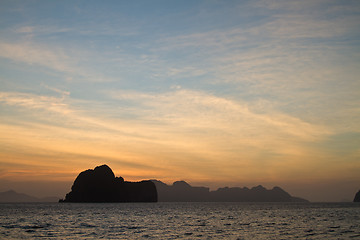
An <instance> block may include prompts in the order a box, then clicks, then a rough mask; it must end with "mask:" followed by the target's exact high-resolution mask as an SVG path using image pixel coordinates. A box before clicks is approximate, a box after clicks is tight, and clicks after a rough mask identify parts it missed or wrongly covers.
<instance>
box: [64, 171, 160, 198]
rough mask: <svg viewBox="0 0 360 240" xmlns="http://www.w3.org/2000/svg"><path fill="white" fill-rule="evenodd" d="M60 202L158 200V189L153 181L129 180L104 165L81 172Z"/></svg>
mask: <svg viewBox="0 0 360 240" xmlns="http://www.w3.org/2000/svg"><path fill="white" fill-rule="evenodd" d="M59 202H157V191H156V187H155V184H154V183H153V182H151V181H141V182H127V181H124V179H123V178H122V177H115V175H114V173H113V171H112V170H111V168H110V167H108V166H107V165H102V166H98V167H96V168H95V169H93V170H92V169H89V170H86V171H83V172H81V173H80V174H79V175H78V176H77V178H76V179H75V181H74V184H73V186H72V187H71V192H69V193H68V194H66V196H65V199H60V200H59Z"/></svg>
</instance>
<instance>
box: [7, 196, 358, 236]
mask: <svg viewBox="0 0 360 240" xmlns="http://www.w3.org/2000/svg"><path fill="white" fill-rule="evenodd" d="M41 238H42V239H296V238H298V239H360V204H357V203H97V204H95V203H88V204H85V203H9V204H5V203H3V204H0V239H41Z"/></svg>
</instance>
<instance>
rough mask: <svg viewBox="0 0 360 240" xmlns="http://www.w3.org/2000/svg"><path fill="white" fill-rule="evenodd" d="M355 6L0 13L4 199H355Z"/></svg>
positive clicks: (58, 5) (75, 4) (359, 66)
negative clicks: (85, 180)
mask: <svg viewBox="0 0 360 240" xmlns="http://www.w3.org/2000/svg"><path fill="white" fill-rule="evenodd" d="M359 23H360V1H350V0H349V1H341V0H339V1H322V0H319V1H312V0H309V1H268V0H264V1H216V0H204V1H193V0H191V1H184V0H181V1H169V0H166V1H165V0H164V1H156V0H155V1H147V0H146V1H88V0H86V1H13V0H0V191H5V190H9V189H14V190H16V191H19V192H25V193H28V194H33V195H37V196H48V195H55V196H59V197H63V196H64V194H65V193H66V192H69V191H70V187H71V184H72V182H73V180H74V179H75V178H76V176H77V175H78V173H79V172H80V171H83V170H86V169H89V168H94V167H95V166H98V165H100V164H104V163H106V164H108V165H109V166H110V167H111V168H112V169H113V171H114V173H115V174H116V175H117V176H119V175H121V176H123V177H124V178H125V180H131V181H137V180H142V179H159V180H162V181H163V182H166V183H172V182H173V181H176V180H185V181H187V182H189V183H190V184H192V185H198V186H199V185H202V186H209V187H211V189H216V188H217V187H223V186H240V187H244V186H247V187H253V186H256V185H259V184H262V185H263V186H265V187H268V188H272V187H274V186H280V187H282V188H284V189H285V190H286V191H288V192H289V193H290V194H292V195H295V196H299V197H304V198H307V199H309V200H311V201H341V200H345V199H348V200H352V199H353V197H354V195H355V193H356V192H357V191H358V190H359V189H360V24H359Z"/></svg>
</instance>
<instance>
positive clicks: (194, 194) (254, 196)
mask: <svg viewBox="0 0 360 240" xmlns="http://www.w3.org/2000/svg"><path fill="white" fill-rule="evenodd" d="M152 181H153V182H154V183H155V185H156V189H157V192H158V201H159V202H308V201H307V200H305V199H302V198H298V197H293V196H291V195H290V194H289V193H287V192H285V191H284V190H283V189H281V188H280V187H274V188H273V189H271V190H268V189H266V188H264V187H263V186H261V185H259V186H257V187H253V188H251V189H249V188H247V187H244V188H240V187H231V188H229V187H224V188H219V189H217V190H215V191H210V189H209V188H207V187H192V186H191V185H190V184H188V183H187V182H185V181H176V182H174V183H173V184H172V185H167V184H165V183H163V182H161V181H158V180H152Z"/></svg>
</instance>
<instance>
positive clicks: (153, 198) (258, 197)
mask: <svg viewBox="0 0 360 240" xmlns="http://www.w3.org/2000/svg"><path fill="white" fill-rule="evenodd" d="M157 201H159V202H307V200H305V199H302V198H298V197H293V196H291V195H290V194H289V193H287V192H285V191H284V190H283V189H281V188H280V187H274V188H273V189H270V190H268V189H266V188H264V187H263V186H261V185H259V186H257V187H253V188H251V189H249V188H247V187H244V188H240V187H231V188H229V187H224V188H219V189H217V190H215V191H210V189H209V188H207V187H193V186H191V185H190V184H188V183H186V182H185V181H176V182H174V183H173V184H172V185H167V184H165V183H163V182H161V181H159V180H144V181H141V182H127V181H124V179H123V178H122V177H115V175H114V173H113V171H112V170H111V168H110V167H108V166H107V165H101V166H98V167H95V168H94V169H88V170H86V171H83V172H81V173H80V174H79V175H78V176H77V178H76V179H75V181H74V183H73V185H72V187H71V191H70V192H69V193H68V194H66V196H65V199H60V200H59V202H157Z"/></svg>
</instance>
